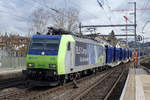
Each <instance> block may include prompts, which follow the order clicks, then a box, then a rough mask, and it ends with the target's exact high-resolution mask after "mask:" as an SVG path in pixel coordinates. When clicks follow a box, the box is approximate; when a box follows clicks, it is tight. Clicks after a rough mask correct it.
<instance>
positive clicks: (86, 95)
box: [73, 68, 125, 100]
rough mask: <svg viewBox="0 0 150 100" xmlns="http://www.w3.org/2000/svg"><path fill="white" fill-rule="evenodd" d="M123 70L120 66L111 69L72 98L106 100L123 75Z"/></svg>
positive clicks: (78, 99)
mask: <svg viewBox="0 0 150 100" xmlns="http://www.w3.org/2000/svg"><path fill="white" fill-rule="evenodd" d="M124 71H125V70H122V69H120V68H119V69H115V70H112V71H111V72H109V73H108V74H106V75H105V76H104V77H103V78H101V79H100V80H99V81H97V82H96V83H94V84H93V85H92V86H91V87H88V88H87V89H86V90H84V91H83V92H81V93H80V94H79V95H78V96H76V97H74V99H73V100H107V99H108V98H109V97H110V95H111V94H112V91H113V90H114V88H115V87H116V85H117V83H118V82H119V80H120V78H121V77H122V76H123V74H124Z"/></svg>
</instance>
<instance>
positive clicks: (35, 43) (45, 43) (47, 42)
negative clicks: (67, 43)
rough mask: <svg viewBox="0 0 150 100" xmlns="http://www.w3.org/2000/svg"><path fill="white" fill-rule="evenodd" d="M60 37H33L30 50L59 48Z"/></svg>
mask: <svg viewBox="0 0 150 100" xmlns="http://www.w3.org/2000/svg"><path fill="white" fill-rule="evenodd" d="M59 43H60V39H35V38H34V39H32V40H31V44H30V47H29V50H58V48H59Z"/></svg>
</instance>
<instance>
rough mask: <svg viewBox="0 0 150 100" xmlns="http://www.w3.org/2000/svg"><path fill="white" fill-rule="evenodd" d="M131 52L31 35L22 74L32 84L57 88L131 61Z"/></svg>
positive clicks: (91, 42)
mask: <svg viewBox="0 0 150 100" xmlns="http://www.w3.org/2000/svg"><path fill="white" fill-rule="evenodd" d="M131 56H132V50H131V49H127V48H117V47H113V46H109V45H105V44H100V43H99V42H97V41H95V40H92V39H88V38H82V37H77V36H75V35H33V36H32V38H31V41H30V45H29V48H28V53H27V57H26V65H27V68H26V70H23V74H24V75H25V76H26V78H27V80H28V81H29V80H30V81H29V82H30V83H31V82H34V84H38V85H41V84H44V85H47V84H48V85H54V86H55V85H58V84H60V83H64V82H65V81H66V80H67V81H68V80H74V79H75V78H80V77H82V76H84V75H87V74H89V73H96V72H97V71H101V70H104V69H107V68H108V66H109V67H113V66H115V65H118V64H119V63H121V62H122V61H125V60H128V59H131Z"/></svg>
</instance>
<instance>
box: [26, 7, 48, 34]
mask: <svg viewBox="0 0 150 100" xmlns="http://www.w3.org/2000/svg"><path fill="white" fill-rule="evenodd" d="M49 20H50V14H49V13H48V12H47V11H46V10H44V9H42V8H39V9H36V10H35V11H34V12H33V13H32V14H31V22H30V23H29V25H30V27H29V33H30V35H32V34H36V33H37V32H39V33H41V34H44V33H46V31H47V26H48V22H49Z"/></svg>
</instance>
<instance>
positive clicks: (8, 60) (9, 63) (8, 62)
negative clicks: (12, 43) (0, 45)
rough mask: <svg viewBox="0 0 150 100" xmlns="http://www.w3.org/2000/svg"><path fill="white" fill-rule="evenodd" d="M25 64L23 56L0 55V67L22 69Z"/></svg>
mask: <svg viewBox="0 0 150 100" xmlns="http://www.w3.org/2000/svg"><path fill="white" fill-rule="evenodd" d="M25 66H26V58H25V57H6V56H5V57H1V56H0V69H8V68H9V69H18V68H19V69H20V68H21V69H22V68H25Z"/></svg>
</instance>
